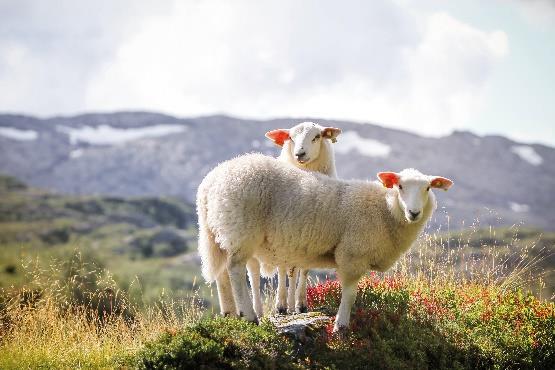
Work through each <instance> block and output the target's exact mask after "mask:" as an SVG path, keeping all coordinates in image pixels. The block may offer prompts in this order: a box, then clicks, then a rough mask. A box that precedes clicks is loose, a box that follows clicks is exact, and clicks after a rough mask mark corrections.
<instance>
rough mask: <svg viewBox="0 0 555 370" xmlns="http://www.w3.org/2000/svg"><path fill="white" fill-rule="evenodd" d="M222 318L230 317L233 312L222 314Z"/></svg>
mask: <svg viewBox="0 0 555 370" xmlns="http://www.w3.org/2000/svg"><path fill="white" fill-rule="evenodd" d="M222 316H223V317H229V316H231V312H222Z"/></svg>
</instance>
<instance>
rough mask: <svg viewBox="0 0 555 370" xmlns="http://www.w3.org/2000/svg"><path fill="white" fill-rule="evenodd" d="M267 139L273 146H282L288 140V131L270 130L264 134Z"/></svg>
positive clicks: (282, 129) (281, 129)
mask: <svg viewBox="0 0 555 370" xmlns="http://www.w3.org/2000/svg"><path fill="white" fill-rule="evenodd" d="M265 136H266V137H267V138H268V139H270V140H272V141H273V142H274V144H276V145H278V146H283V144H284V143H285V141H286V140H289V139H290V137H289V130H287V129H284V128H280V129H277V130H272V131H268V132H266V135H265Z"/></svg>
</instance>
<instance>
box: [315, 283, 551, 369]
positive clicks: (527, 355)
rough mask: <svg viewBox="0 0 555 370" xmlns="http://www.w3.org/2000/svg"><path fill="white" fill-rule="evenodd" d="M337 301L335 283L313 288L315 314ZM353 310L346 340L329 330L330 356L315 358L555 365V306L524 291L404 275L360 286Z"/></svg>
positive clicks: (452, 364)
mask: <svg viewBox="0 0 555 370" xmlns="http://www.w3.org/2000/svg"><path fill="white" fill-rule="evenodd" d="M339 297H340V287H339V284H338V283H337V282H336V281H325V282H323V283H321V284H317V285H315V286H311V287H309V289H308V302H309V308H310V309H322V308H323V309H324V310H330V311H333V310H336V309H337V306H338V298H339ZM354 307H355V308H354V315H353V322H352V323H351V326H350V331H349V332H348V334H347V338H338V337H336V336H334V335H332V334H331V326H330V327H329V328H328V329H329V333H328V336H327V338H325V341H324V344H325V345H326V346H327V348H328V349H329V351H331V352H329V353H326V351H324V352H322V351H317V352H316V355H318V356H323V358H324V359H325V361H329V360H330V358H329V356H332V357H334V356H339V358H342V357H343V356H345V359H346V360H347V359H349V358H352V356H353V353H352V352H353V351H354V350H353V348H356V349H357V350H356V352H358V353H360V354H362V353H366V354H369V353H372V354H374V356H377V357H376V358H373V357H372V358H371V356H370V355H366V356H365V358H366V361H371V362H370V363H374V361H377V362H376V363H380V361H382V360H383V356H386V355H387V354H388V353H389V355H388V356H390V357H391V358H390V359H391V360H392V361H393V360H395V361H398V360H399V359H403V358H404V359H405V360H407V361H408V360H410V361H411V362H413V363H414V361H417V360H419V361H420V360H421V361H423V362H422V363H421V364H422V366H424V367H428V366H430V365H431V364H434V365H435V367H449V368H450V367H458V366H463V367H473V366H480V367H490V366H492V367H496V368H552V366H553V365H555V304H554V303H552V302H542V301H540V300H539V299H537V298H536V297H534V296H533V295H531V294H525V293H523V292H522V291H521V290H518V289H515V290H513V291H507V290H506V289H503V288H502V287H499V286H494V285H492V286H484V285H481V284H476V283H462V284H458V285H457V286H456V287H453V286H445V287H443V288H440V287H437V286H429V285H427V284H425V283H422V282H419V281H415V280H414V279H408V278H407V277H405V276H401V275H398V276H387V277H378V276H377V274H370V275H369V276H368V277H365V278H364V279H363V280H361V282H360V283H359V285H358V297H357V301H356V303H355V306H354ZM368 356H370V357H368ZM438 361H439V362H438ZM393 363H394V362H393ZM361 365H362V364H361ZM419 367H420V366H415V368H419ZM393 368H395V366H393Z"/></svg>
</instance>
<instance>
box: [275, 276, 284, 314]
mask: <svg viewBox="0 0 555 370" xmlns="http://www.w3.org/2000/svg"><path fill="white" fill-rule="evenodd" d="M286 288H287V274H286V272H285V267H282V266H279V267H278V286H277V290H278V291H277V300H276V312H277V313H279V314H280V315H285V314H287V289H286Z"/></svg>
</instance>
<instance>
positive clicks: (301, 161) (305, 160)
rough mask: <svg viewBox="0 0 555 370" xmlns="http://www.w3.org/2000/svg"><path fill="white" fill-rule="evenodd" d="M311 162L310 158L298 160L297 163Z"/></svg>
mask: <svg viewBox="0 0 555 370" xmlns="http://www.w3.org/2000/svg"><path fill="white" fill-rule="evenodd" d="M309 161H310V159H308V158H297V162H299V163H300V164H307V163H308V162H309Z"/></svg>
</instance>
